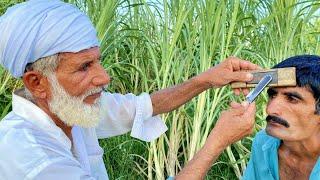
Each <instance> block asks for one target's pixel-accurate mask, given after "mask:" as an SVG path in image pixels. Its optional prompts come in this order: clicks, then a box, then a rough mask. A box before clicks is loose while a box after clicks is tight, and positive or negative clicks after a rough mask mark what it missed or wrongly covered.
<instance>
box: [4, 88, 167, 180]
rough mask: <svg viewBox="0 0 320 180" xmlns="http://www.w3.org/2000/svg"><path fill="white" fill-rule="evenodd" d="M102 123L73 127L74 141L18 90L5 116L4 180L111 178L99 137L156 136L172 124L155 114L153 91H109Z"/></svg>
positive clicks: (102, 100)
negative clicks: (116, 92) (153, 115)
mask: <svg viewBox="0 0 320 180" xmlns="http://www.w3.org/2000/svg"><path fill="white" fill-rule="evenodd" d="M101 107H102V109H103V110H102V113H101V121H100V124H99V126H98V127H97V128H81V127H77V126H75V127H73V128H72V137H73V145H72V144H71V141H70V140H69V138H68V137H67V136H66V135H65V134H64V132H63V131H62V130H61V129H60V128H59V127H58V126H56V125H55V123H54V122H53V121H52V119H51V118H50V117H49V116H48V115H47V114H46V113H45V112H44V111H42V110H41V109H40V108H39V107H37V106H36V105H35V104H33V103H32V102H30V101H28V100H27V99H25V98H23V97H21V96H18V95H15V94H13V98H12V112H10V113H9V114H8V115H7V116H6V117H5V118H4V119H2V120H1V121H0V180H2V179H10V180H21V179H39V180H43V179H45V180H60V179H68V180H69V179H70V180H71V179H72V180H78V179H81V180H82V179H108V175H107V172H106V169H105V165H104V162H103V159H102V155H103V149H102V148H101V147H100V146H99V143H98V138H107V137H111V136H116V135H120V134H124V133H126V132H129V131H130V130H131V136H133V137H136V138H139V139H141V140H145V141H151V140H153V139H155V138H157V137H159V136H160V135H161V134H163V133H164V132H165V131H166V130H167V127H166V125H165V124H164V122H163V121H162V120H161V118H160V117H158V116H155V117H152V104H151V99H150V96H149V95H148V94H146V93H143V94H141V95H140V96H135V95H133V94H127V95H121V94H110V93H103V94H102V96H101Z"/></svg>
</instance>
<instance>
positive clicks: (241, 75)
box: [230, 71, 253, 82]
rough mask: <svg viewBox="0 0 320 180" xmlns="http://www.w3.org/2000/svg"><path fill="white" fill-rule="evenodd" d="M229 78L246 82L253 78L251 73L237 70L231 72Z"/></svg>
mask: <svg viewBox="0 0 320 180" xmlns="http://www.w3.org/2000/svg"><path fill="white" fill-rule="evenodd" d="M230 79H231V81H240V82H248V81H251V80H252V79H253V75H252V74H251V73H248V72H241V71H237V72H233V73H232V76H231V77H230Z"/></svg>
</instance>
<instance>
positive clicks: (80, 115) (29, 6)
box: [0, 0, 257, 180]
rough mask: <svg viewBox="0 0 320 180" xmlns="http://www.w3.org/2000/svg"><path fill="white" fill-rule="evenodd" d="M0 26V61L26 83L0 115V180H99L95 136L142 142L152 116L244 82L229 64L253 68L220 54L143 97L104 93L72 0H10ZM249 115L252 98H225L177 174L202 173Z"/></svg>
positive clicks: (92, 42) (103, 78) (90, 36)
mask: <svg viewBox="0 0 320 180" xmlns="http://www.w3.org/2000/svg"><path fill="white" fill-rule="evenodd" d="M0 34H1V37H0V62H1V64H2V65H3V66H4V67H5V68H6V69H7V70H8V71H9V72H10V73H11V74H12V75H13V76H15V77H17V78H19V77H22V80H23V83H24V86H25V87H24V89H20V90H17V91H15V92H14V93H13V97H12V112H10V113H9V114H8V115H7V116H6V117H5V118H4V119H2V120H1V122H0V156H1V158H0V179H46V180H48V179H54V180H56V179H108V176H107V172H106V169H105V165H104V162H103V159H102V155H103V150H102V148H101V147H100V146H99V143H98V138H107V137H110V136H115V135H120V134H124V133H126V132H129V131H131V136H133V137H136V138H139V139H141V140H145V141H151V140H153V139H155V138H157V137H159V136H160V135H161V134H162V133H164V132H165V131H166V129H167V127H166V126H165V124H164V123H163V122H162V121H161V119H160V118H159V117H158V116H156V115H157V114H160V113H165V112H169V111H172V110H173V109H176V108H178V107H179V106H180V105H182V104H184V103H185V102H187V101H188V100H190V99H191V98H192V97H194V96H196V95H198V94H199V93H201V92H202V91H204V90H206V89H209V88H211V87H221V86H223V85H226V84H228V83H230V82H231V81H236V80H237V81H249V80H251V79H252V75H250V74H248V73H244V72H236V71H238V70H242V69H256V68H257V66H256V65H254V64H251V63H249V62H247V61H243V60H239V59H237V58H229V59H227V60H225V61H224V62H223V63H221V64H219V65H217V66H215V67H213V68H211V69H209V70H208V71H206V72H204V73H201V74H199V75H198V76H195V77H193V78H191V79H189V80H187V81H186V82H184V83H182V84H180V85H177V86H175V87H172V88H168V89H164V90H161V91H158V92H155V93H153V94H152V95H151V96H150V95H148V94H146V93H143V94H141V95H140V96H135V95H132V94H127V95H121V94H111V93H107V92H104V91H103V87H104V86H105V85H106V84H108V83H109V82H110V77H109V75H108V74H107V73H106V72H105V70H104V69H103V67H102V66H101V65H100V52H99V43H98V40H97V37H96V31H95V29H94V27H93V26H92V24H91V22H90V20H89V18H88V17H87V16H86V15H84V14H83V13H82V12H81V11H80V10H78V9H77V8H76V7H74V6H72V5H70V4H66V3H63V2H61V1H59V0H49V1H48V0H30V1H27V2H25V3H21V4H18V5H16V6H14V7H11V8H9V9H8V10H7V12H6V13H5V14H4V15H3V16H2V17H1V18H0ZM254 114H255V106H254V104H251V105H247V104H244V105H240V104H236V103H233V104H232V107H231V109H230V110H228V111H226V112H224V113H223V114H222V115H221V117H220V120H219V121H218V123H217V125H216V128H215V129H214V130H213V131H212V132H211V134H210V136H209V137H208V141H207V143H206V145H205V146H204V147H203V148H202V149H201V150H200V151H199V152H198V154H197V155H196V156H195V158H194V159H193V160H192V161H191V162H190V163H189V164H188V165H186V167H185V169H184V170H183V171H182V172H181V173H180V174H179V175H178V176H177V178H179V177H180V178H184V177H186V176H187V177H194V178H202V177H203V176H204V175H205V173H206V171H207V170H208V169H209V168H210V166H211V163H212V162H213V161H214V160H215V159H216V158H217V157H218V155H219V154H220V153H221V151H222V150H223V149H224V148H225V147H226V146H227V145H228V144H230V143H232V142H235V141H237V140H239V139H241V138H242V137H244V136H246V135H248V134H249V133H250V132H251V130H252V127H253V124H254ZM235 122H237V123H235Z"/></svg>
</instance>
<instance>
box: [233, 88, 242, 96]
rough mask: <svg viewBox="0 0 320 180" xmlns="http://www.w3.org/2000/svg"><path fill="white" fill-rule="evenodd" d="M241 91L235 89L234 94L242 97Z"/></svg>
mask: <svg viewBox="0 0 320 180" xmlns="http://www.w3.org/2000/svg"><path fill="white" fill-rule="evenodd" d="M240 92H241V91H240V89H238V88H237V89H233V93H234V94H235V95H237V96H239V95H240Z"/></svg>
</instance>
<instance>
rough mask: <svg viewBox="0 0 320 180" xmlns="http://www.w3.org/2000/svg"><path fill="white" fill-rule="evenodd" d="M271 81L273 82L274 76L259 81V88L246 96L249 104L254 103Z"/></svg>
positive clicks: (267, 76)
mask: <svg viewBox="0 0 320 180" xmlns="http://www.w3.org/2000/svg"><path fill="white" fill-rule="evenodd" d="M271 81H272V76H270V75H266V76H264V77H263V78H262V79H261V80H260V81H259V83H258V84H257V86H256V87H255V88H254V89H253V90H252V91H251V92H250V93H249V94H248V95H247V96H246V100H247V101H248V102H249V103H252V102H253V101H254V100H255V99H256V98H257V97H258V95H259V94H260V93H261V92H262V91H263V89H264V88H265V87H266V86H267V85H268V84H269V83H270V82H271Z"/></svg>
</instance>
